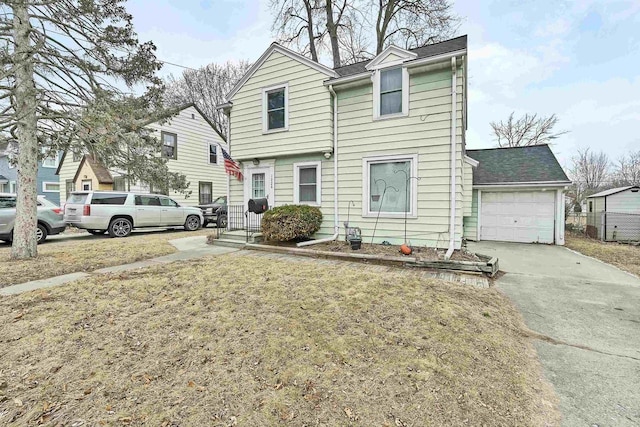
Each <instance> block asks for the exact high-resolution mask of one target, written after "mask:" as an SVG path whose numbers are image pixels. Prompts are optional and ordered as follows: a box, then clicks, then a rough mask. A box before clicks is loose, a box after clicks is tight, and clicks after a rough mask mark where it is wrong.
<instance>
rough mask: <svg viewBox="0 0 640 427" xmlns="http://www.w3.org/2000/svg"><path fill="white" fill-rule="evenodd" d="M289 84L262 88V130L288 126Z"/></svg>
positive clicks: (284, 128)
mask: <svg viewBox="0 0 640 427" xmlns="http://www.w3.org/2000/svg"><path fill="white" fill-rule="evenodd" d="M288 98H289V86H288V85H286V84H284V85H279V86H274V87H269V88H265V89H263V90H262V106H263V107H262V110H263V112H262V125H263V126H262V128H263V129H262V130H263V131H264V132H273V131H282V130H287V129H288V128H289V99H288Z"/></svg>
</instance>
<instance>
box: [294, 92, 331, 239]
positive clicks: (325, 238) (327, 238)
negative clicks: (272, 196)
mask: <svg viewBox="0 0 640 427" xmlns="http://www.w3.org/2000/svg"><path fill="white" fill-rule="evenodd" d="M328 89H329V92H331V96H333V230H334V234H333V236H331V237H325V238H324V239H317V240H309V241H308V242H300V243H298V244H297V245H296V246H297V247H300V246H310V245H315V244H316V243H324V242H331V241H333V240H336V239H337V238H338V236H339V235H340V219H339V218H338V95H337V94H336V91H335V90H333V85H329V86H328Z"/></svg>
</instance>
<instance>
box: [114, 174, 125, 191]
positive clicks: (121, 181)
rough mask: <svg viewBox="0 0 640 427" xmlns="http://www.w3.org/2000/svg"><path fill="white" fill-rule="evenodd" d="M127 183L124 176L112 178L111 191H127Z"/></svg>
mask: <svg viewBox="0 0 640 427" xmlns="http://www.w3.org/2000/svg"><path fill="white" fill-rule="evenodd" d="M126 187H127V182H126V177H125V176H124V175H121V176H116V177H114V178H113V190H114V191H127V188H126Z"/></svg>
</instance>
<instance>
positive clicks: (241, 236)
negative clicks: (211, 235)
mask: <svg viewBox="0 0 640 427" xmlns="http://www.w3.org/2000/svg"><path fill="white" fill-rule="evenodd" d="M220 238H221V239H225V240H235V241H237V242H242V243H246V241H247V234H246V233H245V232H244V231H242V230H240V232H237V231H225V232H224V233H222V234H221V235H220Z"/></svg>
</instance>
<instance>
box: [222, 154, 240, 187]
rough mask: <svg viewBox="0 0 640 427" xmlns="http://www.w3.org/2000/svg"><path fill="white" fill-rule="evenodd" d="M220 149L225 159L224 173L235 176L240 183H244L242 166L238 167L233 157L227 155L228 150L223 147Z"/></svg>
mask: <svg viewBox="0 0 640 427" xmlns="http://www.w3.org/2000/svg"><path fill="white" fill-rule="evenodd" d="M220 149H221V150H222V157H224V171H225V172H226V173H227V174H228V175H231V176H235V177H236V178H237V179H238V181H242V180H243V179H244V177H243V176H242V171H241V170H240V166H239V165H238V163H236V161H235V160H233V158H232V157H231V155H229V153H227V150H225V149H224V148H222V146H220Z"/></svg>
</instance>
